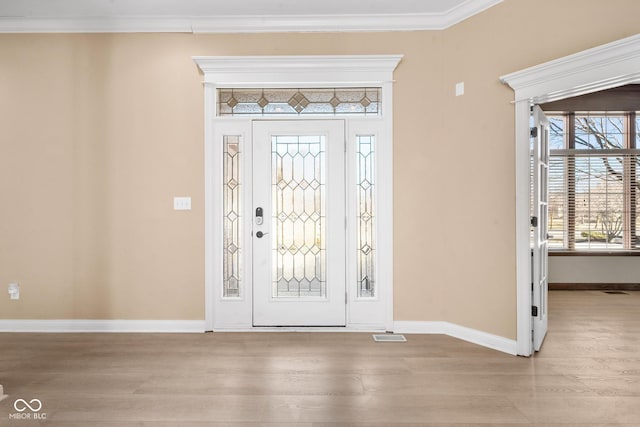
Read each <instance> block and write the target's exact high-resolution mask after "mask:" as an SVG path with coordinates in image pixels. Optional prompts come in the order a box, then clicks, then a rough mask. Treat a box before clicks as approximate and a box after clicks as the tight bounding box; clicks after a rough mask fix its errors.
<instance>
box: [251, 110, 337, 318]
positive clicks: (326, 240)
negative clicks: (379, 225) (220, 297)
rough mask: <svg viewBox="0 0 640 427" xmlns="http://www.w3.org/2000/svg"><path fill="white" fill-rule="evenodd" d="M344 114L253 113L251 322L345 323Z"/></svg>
mask: <svg viewBox="0 0 640 427" xmlns="http://www.w3.org/2000/svg"><path fill="white" fill-rule="evenodd" d="M344 157H345V156H344V122H343V121H341V120H315V121H303V120H299V121H254V123H253V176H254V183H253V193H254V195H253V205H254V206H253V214H254V221H253V236H254V239H253V249H254V250H253V254H254V255H253V256H254V278H253V279H254V280H253V286H254V325H256V326H287V325H295V326H320V325H321V326H332V325H344V324H345V307H346V305H345V262H346V261H345V258H346V252H345V241H346V235H345V226H344V218H345V193H344V191H345V185H344V180H345V171H344Z"/></svg>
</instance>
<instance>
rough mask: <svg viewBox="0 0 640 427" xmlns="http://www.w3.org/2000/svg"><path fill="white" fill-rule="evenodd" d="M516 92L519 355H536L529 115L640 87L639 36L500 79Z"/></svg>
mask: <svg viewBox="0 0 640 427" xmlns="http://www.w3.org/2000/svg"><path fill="white" fill-rule="evenodd" d="M500 81H501V82H502V83H505V84H507V85H509V86H510V87H511V88H513V90H514V91H515V166H516V168H515V170H516V176H515V179H516V282H517V285H516V286H517V322H518V325H517V330H518V333H517V335H518V337H517V342H518V354H519V355H522V356H529V355H531V354H532V353H533V345H532V318H531V305H532V302H531V301H532V297H531V252H530V247H529V191H530V188H531V187H530V171H529V167H530V164H529V114H530V107H531V106H532V105H533V104H539V103H543V102H549V101H557V100H560V99H565V98H569V97H573V96H578V95H584V94H587V93H592V92H596V91H599V90H605V89H611V88H614V87H618V86H623V85H625V84H630V83H638V82H640V34H636V35H634V36H631V37H627V38H625V39H622V40H618V41H615V42H612V43H608V44H605V45H602V46H598V47H594V48H592V49H588V50H585V51H583V52H579V53H576V54H574V55H569V56H566V57H564V58H559V59H556V60H554V61H550V62H546V63H543V64H540V65H536V66H534V67H530V68H527V69H524V70H521V71H517V72H515V73H511V74H507V75H505V76H502V77H500Z"/></svg>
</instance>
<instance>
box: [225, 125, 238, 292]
mask: <svg viewBox="0 0 640 427" xmlns="http://www.w3.org/2000/svg"><path fill="white" fill-rule="evenodd" d="M240 140H241V137H240V136H237V135H225V136H224V137H223V141H222V145H223V165H222V169H223V171H222V174H223V183H222V185H223V191H222V193H223V201H222V204H223V207H222V209H223V215H224V226H223V233H224V241H223V249H222V256H223V260H222V265H223V267H222V270H223V287H222V296H223V297H228V298H234V297H240V296H241V280H242V277H241V271H242V270H241V268H242V265H241V262H242V243H241V242H242V201H241V197H242V180H241V173H240V172H241V151H240Z"/></svg>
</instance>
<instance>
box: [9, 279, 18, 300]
mask: <svg viewBox="0 0 640 427" xmlns="http://www.w3.org/2000/svg"><path fill="white" fill-rule="evenodd" d="M7 291H8V292H9V298H11V299H20V285H19V284H17V283H9V286H8V287H7Z"/></svg>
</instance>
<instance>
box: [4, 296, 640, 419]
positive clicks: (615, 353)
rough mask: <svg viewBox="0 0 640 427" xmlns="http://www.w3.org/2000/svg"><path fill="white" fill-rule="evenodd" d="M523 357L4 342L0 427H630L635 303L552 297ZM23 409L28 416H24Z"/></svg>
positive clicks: (291, 337)
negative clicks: (533, 348) (17, 405)
mask: <svg viewBox="0 0 640 427" xmlns="http://www.w3.org/2000/svg"><path fill="white" fill-rule="evenodd" d="M550 313H551V316H550V329H549V335H548V337H547V339H546V342H545V344H544V347H543V351H542V352H541V353H539V354H537V355H536V356H535V357H533V358H522V357H515V356H509V355H505V354H502V353H499V352H496V351H492V350H489V349H485V348H482V347H478V346H475V345H473V344H468V343H465V342H463V341H459V340H456V339H454V338H449V337H446V336H439V335H425V336H418V335H408V336H407V337H408V340H409V341H408V342H407V343H404V344H390V343H374V342H373V340H372V339H371V336H370V334H354V333H335V334H328V333H253V334H248V333H245V334H235V333H218V334H184V335H182V334H180V335H173V334H166V335H163V334H0V384H2V385H3V386H4V391H5V393H6V394H8V395H9V397H8V398H6V399H5V400H3V401H2V402H0V426H5V425H16V426H28V425H34V423H31V422H29V421H25V420H20V421H16V420H9V418H8V414H9V413H15V410H14V409H13V402H14V401H15V400H16V399H18V398H23V399H25V400H27V401H28V400H30V399H33V398H37V399H40V400H41V401H42V404H43V409H42V410H41V413H46V416H47V422H46V423H43V424H44V425H46V426H56V427H57V426H64V427H80V426H82V427H85V426H88V427H93V426H96V427H105V426H109V427H116V426H118V427H127V426H187V427H188V426H231V427H245V426H262V425H267V426H274V427H275V426H278V427H280V426H283V427H288V426H300V427H302V426H304V427H328V426H343V427H347V426H349V427H364V426H378V427H382V426H394V425H398V426H426V425H442V426H445V425H455V426H462V425H481V424H487V425H489V424H490V425H493V426H509V425H523V424H524V425H526V424H535V425H549V426H551V425H570V424H572V425H574V426H589V425H593V426H596V425H598V426H600V425H629V426H639V425H640V293H633V292H630V293H629V295H607V294H604V293H602V292H599V291H586V292H563V291H555V292H552V293H551V295H550ZM27 412H28V411H27Z"/></svg>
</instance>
